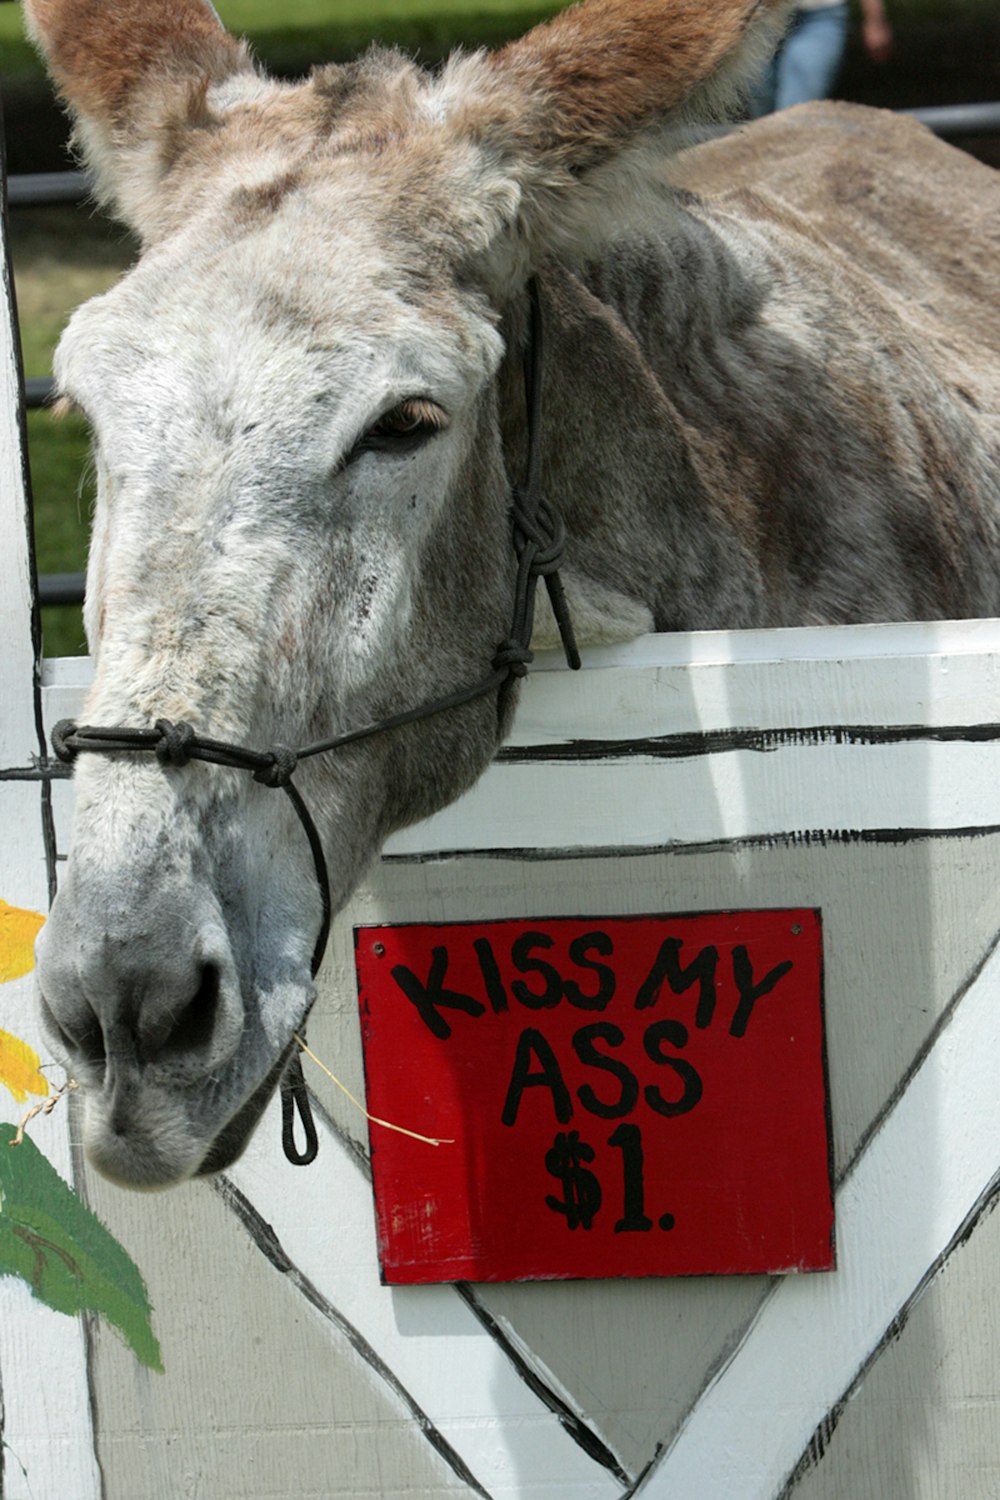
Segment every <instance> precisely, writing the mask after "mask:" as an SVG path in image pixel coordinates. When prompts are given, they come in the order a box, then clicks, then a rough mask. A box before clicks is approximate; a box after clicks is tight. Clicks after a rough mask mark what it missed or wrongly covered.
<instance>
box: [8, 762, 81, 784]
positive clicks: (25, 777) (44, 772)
mask: <svg viewBox="0 0 1000 1500" xmlns="http://www.w3.org/2000/svg"><path fill="white" fill-rule="evenodd" d="M72 775H73V771H72V767H70V766H64V765H62V764H61V762H59V761H45V762H43V763H41V764H39V765H34V766H5V767H4V768H3V769H2V770H0V781H42V782H45V781H69V780H70V778H71V777H72Z"/></svg>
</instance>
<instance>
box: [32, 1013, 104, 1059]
mask: <svg viewBox="0 0 1000 1500" xmlns="http://www.w3.org/2000/svg"><path fill="white" fill-rule="evenodd" d="M39 1002H40V1006H41V1012H42V1020H43V1022H44V1024H45V1026H46V1028H47V1030H48V1031H49V1032H51V1034H52V1036H53V1037H54V1038H55V1040H56V1042H57V1044H58V1045H59V1046H60V1047H61V1048H62V1050H63V1051H64V1052H65V1053H67V1055H68V1056H69V1058H70V1059H71V1060H72V1061H73V1062H74V1063H80V1062H84V1063H89V1064H90V1065H91V1066H92V1067H95V1068H101V1069H103V1068H104V1066H105V1064H106V1063H107V1053H106V1051H105V1047H104V1032H103V1031H102V1030H101V1023H100V1021H98V1019H97V1016H96V1015H95V1014H94V1013H93V1011H88V1012H87V1013H86V1015H85V1016H84V1017H82V1019H81V1024H80V1025H78V1026H75V1027H74V1028H73V1029H72V1030H70V1029H69V1027H68V1026H65V1025H63V1023H62V1022H61V1021H59V1020H57V1018H56V1014H55V1011H54V1010H53V1009H52V1007H51V1005H49V1003H48V1001H47V1000H46V998H45V996H44V995H39Z"/></svg>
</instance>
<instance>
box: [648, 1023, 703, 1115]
mask: <svg viewBox="0 0 1000 1500" xmlns="http://www.w3.org/2000/svg"><path fill="white" fill-rule="evenodd" d="M687 1039H688V1034H687V1027H686V1026H682V1025H681V1023H680V1021H654V1022H653V1024H652V1026H647V1028H646V1034H645V1036H644V1037H643V1039H642V1040H643V1046H644V1047H645V1049H646V1056H647V1057H649V1058H651V1059H652V1061H653V1062H655V1063H662V1064H663V1066H664V1067H666V1068H672V1069H673V1070H674V1072H675V1073H676V1074H677V1076H678V1078H680V1079H681V1081H682V1082H683V1084H684V1090H683V1092H682V1094H681V1096H680V1098H679V1099H664V1097H663V1095H662V1094H661V1093H660V1090H659V1089H658V1088H657V1087H656V1085H655V1084H652V1083H650V1084H647V1085H646V1088H645V1089H644V1090H643V1097H644V1098H645V1100H646V1103H647V1104H648V1105H649V1107H650V1109H653V1110H655V1111H656V1113H657V1114H658V1115H667V1116H668V1118H669V1117H670V1116H671V1115H686V1114H687V1113H688V1111H689V1110H691V1109H694V1107H695V1105H696V1104H697V1103H698V1100H699V1099H700V1098H701V1095H702V1083H701V1078H700V1076H699V1074H698V1073H697V1071H696V1070H695V1069H694V1068H693V1067H692V1066H691V1064H690V1063H689V1062H686V1061H685V1060H684V1058H683V1057H664V1055H663V1053H662V1052H661V1051H660V1045H661V1043H666V1044H667V1045H669V1046H671V1047H686V1046H687Z"/></svg>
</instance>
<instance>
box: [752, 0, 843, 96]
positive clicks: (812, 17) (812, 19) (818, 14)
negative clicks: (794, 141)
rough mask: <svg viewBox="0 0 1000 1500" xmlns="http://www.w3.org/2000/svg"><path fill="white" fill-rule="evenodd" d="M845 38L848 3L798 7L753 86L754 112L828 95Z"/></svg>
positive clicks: (838, 64) (837, 67)
mask: <svg viewBox="0 0 1000 1500" xmlns="http://www.w3.org/2000/svg"><path fill="white" fill-rule="evenodd" d="M846 42H847V6H846V4H845V5H825V6H823V8H822V9H821V10H800V11H797V12H796V15H795V20H794V21H793V22H792V26H791V30H790V31H789V32H788V34H787V35H786V37H785V40H784V41H783V42H782V44H781V46H780V47H779V48H778V51H777V53H776V54H775V56H774V58H773V59H772V61H771V63H770V64H769V65H768V69H767V71H766V73H765V74H764V77H763V78H762V79H761V81H760V83H759V84H758V85H757V88H756V89H755V90H754V93H753V97H752V99H751V102H750V113H751V115H768V114H770V113H771V111H772V110H775V109H787V108H788V107H789V105H790V104H805V103H806V101H807V100H809V99H826V98H828V97H829V95H830V92H831V90H832V89H833V85H834V82H835V80H836V77H837V70H838V69H839V67H840V60H841V58H842V57H843V55H844V47H845V45H846Z"/></svg>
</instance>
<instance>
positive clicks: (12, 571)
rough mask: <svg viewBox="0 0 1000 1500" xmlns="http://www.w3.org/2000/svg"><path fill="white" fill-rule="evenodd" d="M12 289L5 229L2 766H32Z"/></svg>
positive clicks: (1, 269) (0, 433) (0, 258)
mask: <svg viewBox="0 0 1000 1500" xmlns="http://www.w3.org/2000/svg"><path fill="white" fill-rule="evenodd" d="M15 337H16V333H15V328H14V315H13V290H12V287H11V284H10V281H9V268H8V262H7V255H6V248H5V246H4V244H3V228H2V225H0V538H2V541H3V553H2V558H0V562H2V566H0V643H2V652H0V687H2V688H3V695H2V699H0V701H2V704H3V712H2V713H0V767H5V766H11V765H27V764H29V761H30V757H31V755H32V754H33V753H34V752H35V751H36V750H37V748H38V745H37V735H36V732H35V725H34V711H33V703H32V697H31V691H30V689H31V683H32V674H33V671H34V652H33V648H32V642H31V632H30V620H31V577H30V568H29V558H28V544H27V543H28V538H27V529H26V525H27V523H26V520H25V517H26V514H27V506H26V500H25V493H24V469H23V458H22V452H21V427H20V421H19V415H18V414H19V412H20V410H21V391H20V382H19V378H18V366H17V360H16V358H15V347H16V346H15V342H14V340H15Z"/></svg>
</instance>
